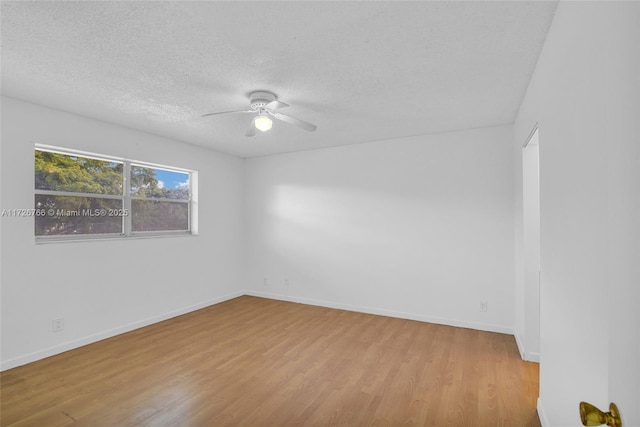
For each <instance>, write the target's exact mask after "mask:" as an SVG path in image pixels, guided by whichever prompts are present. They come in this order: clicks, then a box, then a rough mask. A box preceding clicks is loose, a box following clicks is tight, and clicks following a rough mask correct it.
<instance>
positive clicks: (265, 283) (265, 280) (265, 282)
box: [262, 277, 267, 286]
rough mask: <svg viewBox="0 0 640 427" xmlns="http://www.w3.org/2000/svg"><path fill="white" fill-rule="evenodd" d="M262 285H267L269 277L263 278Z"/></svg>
mask: <svg viewBox="0 0 640 427" xmlns="http://www.w3.org/2000/svg"><path fill="white" fill-rule="evenodd" d="M262 286H267V278H266V277H265V278H264V279H262Z"/></svg>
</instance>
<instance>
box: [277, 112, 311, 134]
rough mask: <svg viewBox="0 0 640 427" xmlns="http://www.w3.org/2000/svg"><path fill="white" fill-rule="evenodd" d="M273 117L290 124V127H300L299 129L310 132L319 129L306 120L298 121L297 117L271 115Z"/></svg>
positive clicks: (280, 114) (278, 114)
mask: <svg viewBox="0 0 640 427" xmlns="http://www.w3.org/2000/svg"><path fill="white" fill-rule="evenodd" d="M271 115H273V117H275V118H276V119H278V120H282V121H283V122H285V123H289V124H290V125H294V126H298V127H299V128H302V129H304V130H308V131H309V132H313V131H314V130H316V129H317V128H318V127H317V126H316V125H312V124H311V123H309V122H305V121H304V120H300V119H296V118H295V117H291V116H287V115H286V114H282V113H271Z"/></svg>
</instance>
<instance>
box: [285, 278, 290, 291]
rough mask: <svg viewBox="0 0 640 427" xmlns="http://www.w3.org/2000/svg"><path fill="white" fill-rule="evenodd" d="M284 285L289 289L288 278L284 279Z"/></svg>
mask: <svg viewBox="0 0 640 427" xmlns="http://www.w3.org/2000/svg"><path fill="white" fill-rule="evenodd" d="M284 286H285V288H287V289H289V279H284Z"/></svg>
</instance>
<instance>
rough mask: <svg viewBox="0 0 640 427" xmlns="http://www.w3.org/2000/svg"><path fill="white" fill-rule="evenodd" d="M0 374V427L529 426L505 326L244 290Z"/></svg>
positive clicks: (524, 378) (527, 377)
mask: <svg viewBox="0 0 640 427" xmlns="http://www.w3.org/2000/svg"><path fill="white" fill-rule="evenodd" d="M0 381H1V393H2V394H1V396H0V397H1V399H2V406H1V409H2V412H1V421H2V422H1V425H2V426H10V425H16V426H38V427H40V426H45V427H51V426H66V425H73V426H79V425H82V426H119V427H120V426H315V425H323V426H339V425H351V426H410V425H416V426H417V425H420V426H430V427H433V426H445V427H449V426H473V427H481V426H514V427H525V426H540V424H539V422H538V418H537V414H536V410H535V405H536V398H537V396H538V365H537V364H535V363H527V362H523V361H521V360H520V358H519V355H518V352H517V349H516V344H515V341H514V338H513V337H512V336H510V335H503V334H496V333H489V332H480V331H475V330H470V329H462V328H454V327H449V326H439V325H433V324H429V323H421V322H415V321H410V320H402V319H394V318H389V317H382V316H373V315H367V314H361V313H353V312H348V311H343V310H332V309H327V308H321V307H313V306H307V305H301V304H294V303H287V302H282V301H274V300H268V299H261V298H255V297H249V296H243V297H240V298H236V299H234V300H231V301H227V302H224V303H221V304H218V305H215V306H212V307H208V308H205V309H202V310H199V311H197V312H194V313H190V314H187V315H184V316H180V317H177V318H175V319H171V320H168V321H166V322H162V323H158V324H155V325H152V326H149V327H146V328H142V329H139V330H136V331H133V332H130V333H127V334H123V335H120V336H117V337H114V338H111V339H108V340H104V341H101V342H98V343H95V344H92V345H89V346H86V347H82V348H79V349H76V350H72V351H69V352H66V353H63V354H60V355H57V356H54V357H50V358H48V359H45V360H41V361H38V362H35V363H32V364H29V365H25V366H21V367H18V368H15V369H11V370H8V371H5V372H3V373H2V374H0Z"/></svg>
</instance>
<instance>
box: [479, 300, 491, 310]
mask: <svg viewBox="0 0 640 427" xmlns="http://www.w3.org/2000/svg"><path fill="white" fill-rule="evenodd" d="M488 308H489V304H488V303H487V302H486V301H480V311H483V312H484V311H487V309H488Z"/></svg>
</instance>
